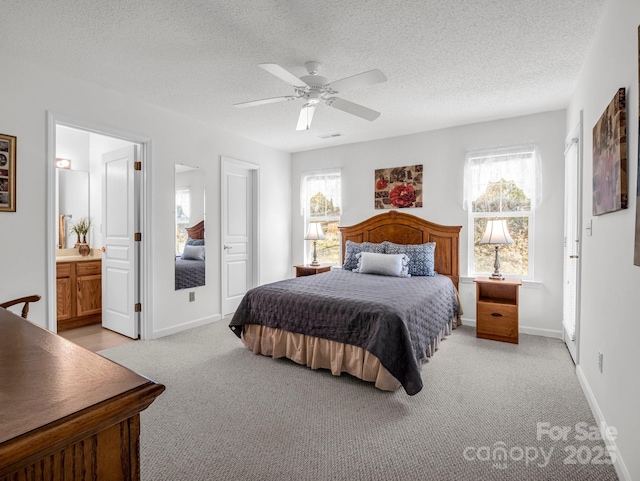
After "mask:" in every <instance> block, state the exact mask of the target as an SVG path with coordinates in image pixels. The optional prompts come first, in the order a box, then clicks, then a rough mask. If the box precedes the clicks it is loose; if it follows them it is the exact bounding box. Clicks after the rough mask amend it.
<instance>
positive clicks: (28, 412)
mask: <svg viewBox="0 0 640 481" xmlns="http://www.w3.org/2000/svg"><path fill="white" fill-rule="evenodd" d="M149 385H151V386H153V385H155V386H157V388H158V394H159V393H160V392H162V390H163V389H164V387H163V386H162V385H157V384H156V383H154V382H153V381H151V380H149V379H147V378H145V377H143V376H140V375H139V374H136V373H135V372H133V371H131V370H129V369H127V368H125V367H123V366H121V365H119V364H116V363H115V362H113V361H110V360H108V359H105V358H104V357H102V356H99V355H97V354H95V353H93V352H90V351H87V350H86V349H84V348H81V347H79V346H77V345H76V344H73V343H72V342H70V341H67V340H66V339H63V338H62V337H60V336H57V335H56V334H53V333H52V332H49V331H47V330H46V329H43V328H41V327H38V326H36V325H35V324H32V323H30V322H29V321H26V320H24V319H22V318H21V317H19V316H17V315H15V314H14V313H12V312H10V311H7V310H6V309H2V308H0V426H2V429H0V445H1V444H2V443H4V442H6V441H8V440H11V439H15V438H17V437H18V436H21V435H23V434H26V433H29V432H31V431H33V430H36V429H39V428H42V427H44V426H47V425H50V424H52V423H54V424H55V423H56V422H58V421H60V420H62V419H63V418H65V417H67V416H71V415H74V414H76V413H78V412H81V411H83V410H86V409H88V408H91V407H93V406H96V405H97V404H99V403H102V402H103V401H106V400H109V399H112V398H114V397H117V396H120V395H122V394H123V393H126V392H129V391H131V390H136V389H141V388H143V387H145V386H147V387H148V386H149ZM156 395H157V394H156Z"/></svg>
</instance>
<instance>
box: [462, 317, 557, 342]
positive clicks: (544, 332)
mask: <svg viewBox="0 0 640 481" xmlns="http://www.w3.org/2000/svg"><path fill="white" fill-rule="evenodd" d="M460 320H461V321H462V325H463V326H471V327H473V328H475V327H476V320H475V319H471V318H469V317H462V318H461V319H460ZM518 331H519V332H520V334H530V335H532V336H542V337H551V338H553V339H562V331H556V330H554V329H540V328H538V327H527V326H520V327H519V329H518Z"/></svg>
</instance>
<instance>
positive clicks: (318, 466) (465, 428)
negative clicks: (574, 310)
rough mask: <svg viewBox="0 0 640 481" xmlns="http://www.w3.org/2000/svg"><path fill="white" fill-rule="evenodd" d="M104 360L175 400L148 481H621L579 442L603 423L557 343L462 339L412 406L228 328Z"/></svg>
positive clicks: (445, 350)
mask: <svg viewBox="0 0 640 481" xmlns="http://www.w3.org/2000/svg"><path fill="white" fill-rule="evenodd" d="M100 354H102V355H104V356H105V357H108V358H110V359H113V360H114V361H116V362H119V363H121V364H123V365H125V366H127V367H129V368H131V369H133V370H135V371H137V372H139V373H141V374H143V375H145V376H147V377H150V378H152V379H154V380H156V381H158V382H160V383H163V384H164V385H165V386H166V388H167V389H166V391H165V392H164V393H163V394H162V395H160V397H159V398H158V399H157V400H156V401H155V402H154V403H153V404H152V405H151V406H150V407H149V408H148V409H147V410H146V411H144V412H143V413H142V415H141V420H142V435H141V465H142V479H143V480H148V481H161V480H172V481H177V480H190V481H196V480H243V481H244V480H296V481H300V480H309V481H311V480H313V481H316V480H398V481H400V480H401V481H407V480H456V481H460V480H474V481H475V480H515V479H518V480H558V479H560V480H563V481H570V480H576V481H577V480H580V481H589V480H593V481H595V480H597V481H606V480H615V479H617V477H616V474H615V470H614V469H613V466H611V465H610V464H606V462H607V460H608V458H607V457H606V456H603V457H598V455H599V454H600V452H601V451H602V450H603V449H604V444H603V443H602V442H601V441H597V440H596V441H589V440H587V441H582V440H579V439H576V436H578V437H579V434H580V431H579V428H580V426H581V425H579V426H578V431H577V430H576V424H577V423H581V422H582V423H585V426H587V427H594V426H595V420H594V418H593V416H592V414H591V412H590V410H589V407H588V405H587V401H586V399H585V397H584V394H583V393H582V390H581V389H580V386H579V384H578V380H577V379H576V376H575V369H574V366H573V364H572V362H571V359H570V357H569V354H568V352H567V350H566V348H565V346H564V344H563V343H562V342H561V341H559V340H555V339H547V338H542V337H536V336H527V335H522V336H521V338H520V344H519V345H513V344H506V343H501V342H496V341H487V340H481V339H476V338H475V331H474V330H473V329H471V328H469V327H465V326H462V327H460V328H459V329H457V330H456V331H454V332H453V334H452V335H451V336H449V337H448V338H447V339H446V340H445V341H443V342H442V344H441V347H440V349H439V350H438V352H437V353H436V355H435V356H434V357H433V358H432V359H431V361H430V362H429V363H428V364H427V365H426V366H424V369H423V371H422V376H423V379H424V386H425V387H424V389H423V390H422V392H420V393H419V394H417V395H415V396H408V395H407V394H405V392H404V390H402V389H401V390H399V391H397V392H395V393H387V392H382V391H379V390H377V389H375V388H374V387H373V385H371V384H369V383H365V382H363V381H360V380H357V379H355V378H352V377H350V376H348V375H343V376H342V377H334V376H332V375H331V374H330V373H329V372H328V371H312V370H311V369H308V368H306V367H303V366H298V365H297V364H295V363H293V362H291V361H288V360H273V359H271V358H267V357H263V356H256V355H254V354H253V353H251V352H250V351H248V350H247V349H246V348H245V347H244V346H243V345H242V343H241V342H240V340H239V339H238V338H237V337H236V336H235V335H234V334H233V333H232V332H231V331H230V330H229V328H228V327H227V322H226V321H225V320H223V321H219V322H216V323H214V324H210V325H207V326H204V327H200V328H196V329H192V330H190V331H186V332H182V333H179V334H176V335H173V336H169V337H165V338H162V339H158V340H153V341H140V342H134V343H129V344H126V345H123V346H119V347H116V348H113V349H108V350H106V351H102V352H101V353H100ZM537 423H548V426H549V427H555V426H561V427H568V428H570V432H569V433H568V435H567V440H566V441H564V440H559V441H554V440H552V439H550V437H549V436H548V435H542V436H538V432H537ZM538 438H540V439H538ZM571 446H573V448H572V447H571ZM500 448H505V450H506V458H505V457H500V453H501V452H504V451H501V449H500ZM541 449H542V450H544V454H545V455H546V456H547V457H548V458H549V459H550V460H549V462H548V464H547V463H545V459H544V458H543V454H542V452H541ZM549 453H551V454H549ZM572 453H573V454H576V456H571V454H572ZM496 456H497V457H496ZM534 456H537V457H536V459H532V458H533V457H534ZM527 458H528V459H527ZM572 461H575V464H571V462H572ZM599 461H602V462H604V463H605V464H599V463H598V462H599Z"/></svg>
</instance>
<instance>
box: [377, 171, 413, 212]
mask: <svg viewBox="0 0 640 481" xmlns="http://www.w3.org/2000/svg"><path fill="white" fill-rule="evenodd" d="M374 203H375V208H376V209H406V208H409V207H422V165H412V166H409V167H391V168H388V169H376V171H375V186H374Z"/></svg>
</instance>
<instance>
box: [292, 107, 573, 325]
mask: <svg viewBox="0 0 640 481" xmlns="http://www.w3.org/2000/svg"><path fill="white" fill-rule="evenodd" d="M564 125H565V112H564V111H557V112H548V113H543V114H537V115H529V116H524V117H516V118H512V119H505V120H499V121H494V122H484V123H479V124H472V125H466V126H462V127H454V128H449V129H444V130H437V131H432V132H423V133H419V134H413V135H407V136H402V137H394V138H389V139H383V140H378V141H373V142H363V143H358V144H351V145H346V146H339V147H332V148H325V149H319V150H312V151H308V152H300V153H297V154H293V159H292V162H293V165H292V177H291V178H292V181H293V184H292V196H291V198H292V201H293V204H292V205H293V210H292V215H291V222H292V229H291V232H292V241H291V242H292V257H293V260H294V262H295V263H300V262H302V260H303V246H304V244H303V240H302V239H303V236H304V232H303V225H302V224H303V221H302V216H301V215H300V209H299V205H300V202H299V198H300V193H299V185H300V177H301V173H302V172H304V171H307V170H314V169H320V168H327V167H336V166H337V167H341V168H342V211H343V215H342V219H341V224H342V225H351V224H355V223H358V222H360V221H362V220H364V219H367V218H369V217H371V216H373V215H376V214H380V213H382V212H384V211H382V210H377V211H376V210H375V209H374V207H373V190H374V179H373V177H374V170H375V169H380V168H385V167H395V166H403V165H415V164H423V165H424V184H423V204H424V207H422V208H417V209H407V212H408V213H410V214H414V215H417V216H419V217H422V218H424V219H428V220H430V221H433V222H437V223H439V224H445V225H461V226H463V228H462V230H461V232H460V266H461V275H462V276H465V275H466V274H467V245H468V239H467V236H468V229H467V211H465V210H464V209H463V207H462V199H463V185H464V182H463V181H464V179H463V171H464V161H465V155H466V152H467V151H469V150H482V149H488V148H494V147H503V146H514V145H520V144H536V145H538V147H539V148H540V156H541V159H542V176H543V198H542V201H541V203H540V205H539V207H538V211H537V213H536V220H535V223H536V225H535V238H534V239H533V242H534V243H535V259H534V262H535V264H534V273H535V281H536V282H529V283H526V285H524V286H523V287H522V289H521V292H520V296H521V309H520V328H521V331H522V332H528V333H533V334H541V335H547V336H559V335H560V332H561V322H562V246H563V213H562V211H563V205H564V200H563V194H562V191H563V185H564V180H563V179H564V167H563V165H564V164H563V162H564V160H563V159H564V157H563V152H564V136H565V133H564ZM460 297H461V302H462V307H463V310H464V318H463V319H464V322H465V323H471V324H472V323H473V322H475V284H474V283H473V282H472V280H470V279H466V280H465V281H463V282H462V283H461V284H460Z"/></svg>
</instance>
